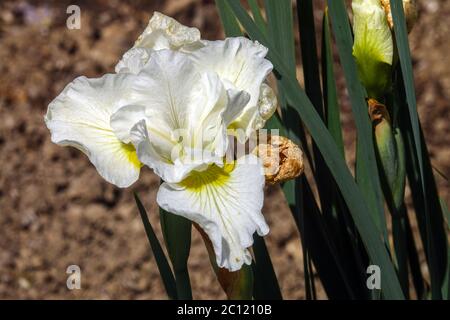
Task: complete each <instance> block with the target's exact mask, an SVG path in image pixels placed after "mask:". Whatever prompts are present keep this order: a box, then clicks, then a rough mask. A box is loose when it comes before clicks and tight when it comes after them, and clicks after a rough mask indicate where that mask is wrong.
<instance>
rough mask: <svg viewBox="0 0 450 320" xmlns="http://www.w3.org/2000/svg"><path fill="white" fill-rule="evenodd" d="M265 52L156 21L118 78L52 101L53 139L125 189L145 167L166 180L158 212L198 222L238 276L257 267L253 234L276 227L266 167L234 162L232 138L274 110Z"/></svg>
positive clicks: (79, 86) (83, 84)
mask: <svg viewBox="0 0 450 320" xmlns="http://www.w3.org/2000/svg"><path fill="white" fill-rule="evenodd" d="M266 54H267V49H266V48H265V47H264V46H262V45H260V44H259V43H257V42H252V41H250V40H247V39H245V38H229V39H226V40H225V41H204V40H201V39H200V32H199V31H198V30H197V29H195V28H188V27H186V26H183V25H181V24H180V23H178V22H177V21H175V20H174V19H172V18H169V17H166V16H164V15H162V14H160V13H155V15H154V16H153V17H152V19H151V20H150V23H149V25H148V27H147V28H146V29H145V31H144V33H143V34H142V35H141V36H140V37H139V39H138V40H137V41H136V43H135V45H134V47H133V48H132V49H130V50H129V51H128V52H126V53H125V55H124V56H123V57H122V60H121V61H120V62H119V63H118V64H117V66H116V74H108V75H105V76H103V77H102V78H99V79H87V78H85V77H80V78H78V79H76V80H75V81H73V82H72V83H71V84H69V85H68V86H67V87H66V88H65V89H64V91H63V92H62V93H61V94H60V95H59V96H58V97H57V98H56V99H55V100H54V101H53V102H51V103H50V105H49V108H48V112H47V115H46V118H45V121H46V124H47V126H48V128H49V129H50V131H51V133H52V141H53V142H55V143H58V144H61V145H70V146H74V147H77V148H78V149H80V150H82V151H83V152H84V153H86V154H87V155H88V157H89V159H90V160H91V162H92V163H93V164H94V165H95V167H96V168H97V170H98V172H99V173H100V175H101V176H102V177H104V178H105V179H106V180H107V181H109V182H111V183H114V184H116V185H117V186H119V187H126V186H129V185H130V184H132V183H133V182H134V181H136V180H137V178H138V176H139V170H140V168H141V166H142V164H144V165H147V166H149V167H150V168H152V169H153V170H154V172H155V173H156V174H157V175H159V176H160V177H161V178H162V180H164V182H163V184H162V185H161V187H160V189H159V191H158V195H157V202H158V204H159V205H160V206H161V207H162V208H164V209H165V210H167V211H169V212H171V213H174V214H177V215H180V216H184V217H186V218H188V219H190V220H192V221H194V222H196V223H197V224H198V225H199V226H200V227H201V228H202V229H203V230H204V231H205V232H206V234H207V235H208V237H209V238H210V240H211V242H212V244H213V247H214V251H215V254H216V261H217V264H218V266H219V267H223V268H227V269H229V270H230V271H236V270H238V269H240V268H241V267H242V265H243V264H244V263H246V264H250V263H251V254H250V252H249V250H248V248H249V247H250V246H251V245H252V244H253V234H254V232H255V231H256V232H258V234H259V235H261V236H263V235H266V234H267V233H268V232H269V227H268V226H267V224H266V222H265V220H264V217H263V215H262V213H261V209H262V206H263V199H264V192H263V187H264V183H265V177H264V174H263V169H262V164H261V161H260V159H259V158H257V157H256V156H254V155H245V156H241V157H240V158H238V159H235V160H231V161H228V162H227V161H226V160H225V158H226V157H225V155H226V154H227V151H229V150H227V148H228V147H229V146H228V137H227V133H228V131H229V129H241V130H242V132H243V133H244V134H245V137H246V138H248V137H250V136H251V135H252V134H253V133H254V132H255V131H256V130H257V129H259V128H261V127H263V126H264V123H265V121H266V120H267V119H268V118H269V117H270V116H271V115H272V114H273V112H274V111H275V108H276V97H275V94H274V92H273V90H272V89H271V88H270V87H269V86H268V85H267V84H266V83H265V80H266V77H267V75H268V74H269V73H270V72H271V70H272V64H271V63H270V62H269V61H268V60H266V59H265V56H266Z"/></svg>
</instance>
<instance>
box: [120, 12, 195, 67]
mask: <svg viewBox="0 0 450 320" xmlns="http://www.w3.org/2000/svg"><path fill="white" fill-rule="evenodd" d="M201 47H203V41H201V40H200V31H199V30H198V29H197V28H189V27H186V26H184V25H182V24H181V23H179V22H178V21H176V20H175V19H173V18H171V17H168V16H166V15H164V14H162V13H159V12H155V13H154V14H153V16H152V18H151V19H150V21H149V23H148V26H147V27H146V28H145V30H144V32H143V33H142V34H141V35H140V36H139V38H138V39H137V40H136V42H135V44H134V46H133V48H131V49H130V50H128V51H127V52H126V53H125V54H124V55H123V57H122V59H121V60H120V61H119V63H118V64H117V65H116V72H117V73H119V72H121V73H122V72H125V73H134V74H137V73H138V72H139V71H140V70H141V69H142V68H143V67H144V65H145V64H146V63H147V61H148V60H149V57H150V54H151V53H152V52H153V51H157V50H163V49H170V50H174V51H181V52H191V51H194V50H197V49H198V48H201Z"/></svg>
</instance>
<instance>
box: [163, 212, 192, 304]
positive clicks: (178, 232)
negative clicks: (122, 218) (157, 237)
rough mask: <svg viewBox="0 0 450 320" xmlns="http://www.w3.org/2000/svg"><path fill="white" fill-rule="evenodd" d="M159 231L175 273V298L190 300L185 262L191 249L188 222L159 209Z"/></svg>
mask: <svg viewBox="0 0 450 320" xmlns="http://www.w3.org/2000/svg"><path fill="white" fill-rule="evenodd" d="M159 214H160V221H161V229H162V233H163V236H164V241H165V242H166V247H167V251H168V253H169V257H170V261H171V262H172V267H173V271H174V273H175V282H176V287H177V296H178V299H181V300H188V299H189V300H190V299H192V290H191V283H190V279H189V270H188V266H187V261H188V258H189V252H190V249H191V229H192V223H191V221H190V220H188V219H186V218H184V217H181V216H178V215H175V214H173V213H170V212H167V211H165V210H163V209H160V211H159Z"/></svg>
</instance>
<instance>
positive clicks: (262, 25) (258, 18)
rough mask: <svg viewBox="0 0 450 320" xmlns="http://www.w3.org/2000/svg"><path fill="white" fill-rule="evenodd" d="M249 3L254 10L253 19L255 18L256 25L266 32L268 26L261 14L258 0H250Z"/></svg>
mask: <svg viewBox="0 0 450 320" xmlns="http://www.w3.org/2000/svg"><path fill="white" fill-rule="evenodd" d="M248 4H249V6H250V10H251V11H252V15H253V19H254V20H255V23H256V25H257V26H258V28H259V29H260V30H261V31H262V32H264V33H266V31H267V29H266V28H267V26H266V22H265V21H264V18H263V16H262V14H261V9H260V8H259V6H258V1H257V0H248Z"/></svg>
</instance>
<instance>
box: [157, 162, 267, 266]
mask: <svg viewBox="0 0 450 320" xmlns="http://www.w3.org/2000/svg"><path fill="white" fill-rule="evenodd" d="M264 181H265V180H264V175H263V174H262V165H261V163H260V161H259V159H258V158H256V157H255V156H253V155H248V156H245V157H242V158H240V159H238V160H237V161H236V162H235V163H234V164H226V165H225V166H224V167H223V168H220V167H217V166H212V167H209V168H208V169H206V170H205V171H202V172H196V171H194V172H192V173H191V174H190V175H189V176H188V177H187V178H186V179H185V180H183V181H182V182H181V183H179V184H168V183H163V184H162V185H161V187H160V189H159V191H158V195H157V202H158V204H159V205H160V206H161V207H162V208H164V209H165V210H167V211H169V212H172V213H174V214H178V215H180V216H183V217H186V218H187V219H190V220H192V221H194V222H196V223H197V224H199V225H200V227H202V229H203V230H204V231H205V232H206V234H207V235H208V237H209V238H210V240H211V242H212V244H213V247H214V252H215V254H216V261H217V264H218V266H219V267H223V268H227V269H228V270H230V271H236V270H239V269H240V268H241V267H242V265H243V264H244V263H245V264H250V263H251V259H252V258H251V254H250V252H249V250H248V248H249V247H250V246H251V245H252V244H253V234H254V232H255V231H256V232H258V234H259V235H261V236H263V235H266V234H267V233H268V232H269V227H268V225H267V224H266V222H265V220H264V217H263V215H262V213H261V209H262V206H263V198H264V191H263V187H264Z"/></svg>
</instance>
